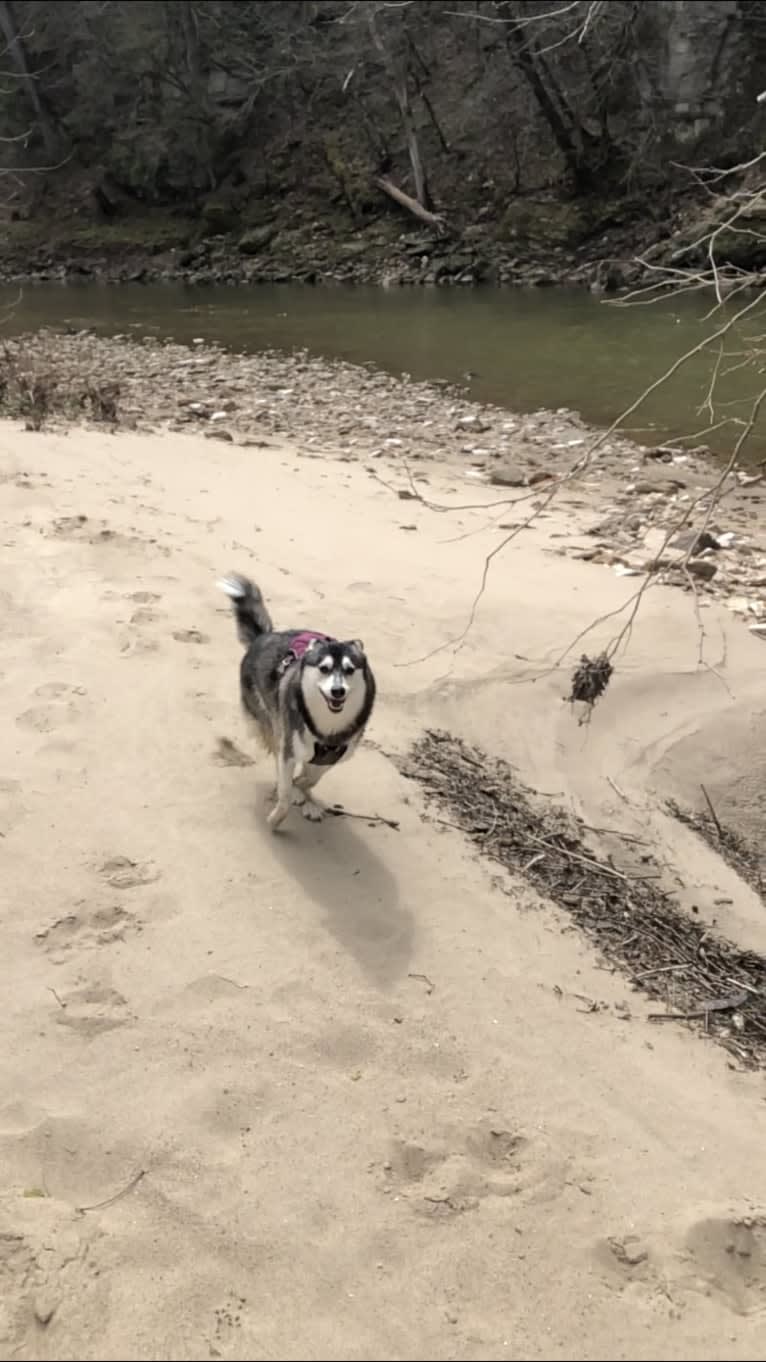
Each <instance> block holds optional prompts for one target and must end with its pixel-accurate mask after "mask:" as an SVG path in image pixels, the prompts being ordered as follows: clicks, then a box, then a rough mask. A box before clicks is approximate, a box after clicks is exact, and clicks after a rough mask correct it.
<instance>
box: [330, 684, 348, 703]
mask: <svg viewBox="0 0 766 1362" xmlns="http://www.w3.org/2000/svg"><path fill="white" fill-rule="evenodd" d="M330 694H331V696H332V698H333V700H345V698H346V687H345V686H333V688H332V690H331V691H330Z"/></svg>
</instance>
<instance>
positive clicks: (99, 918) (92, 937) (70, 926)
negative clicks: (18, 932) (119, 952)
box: [35, 904, 143, 964]
mask: <svg viewBox="0 0 766 1362" xmlns="http://www.w3.org/2000/svg"><path fill="white" fill-rule="evenodd" d="M142 929H143V923H142V922H141V919H140V918H138V917H136V915H135V913H129V912H128V910H127V909H126V908H123V907H122V906H121V904H112V905H110V906H109V907H107V908H97V909H95V911H92V912H88V911H87V910H86V909H84V908H83V909H81V910H80V911H78V912H76V913H67V914H66V915H65V916H64V917H60V918H57V919H56V920H55V922H51V923H49V924H48V926H47V927H42V928H41V929H40V931H39V932H35V941H36V942H37V944H38V945H39V946H40V947H42V949H43V950H44V951H45V952H46V954H48V955H50V957H51V959H52V960H53V962H54V964H59V963H61V961H62V960H63V959H64V957H65V956H66V954H67V952H68V951H70V950H72V949H73V948H74V947H78V948H82V949H85V950H95V949H97V948H98V947H100V946H111V945H113V944H114V943H116V942H119V941H124V940H125V938H126V936H128V935H130V934H131V933H133V932H140V931H141V930H142Z"/></svg>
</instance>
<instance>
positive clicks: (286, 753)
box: [218, 573, 375, 832]
mask: <svg viewBox="0 0 766 1362" xmlns="http://www.w3.org/2000/svg"><path fill="white" fill-rule="evenodd" d="M218 585H219V587H220V589H221V590H222V591H223V592H224V593H225V595H227V596H228V597H229V599H230V601H231V603H232V607H233V610H234V617H235V620H236V624H237V632H238V634H239V637H240V640H241V642H242V643H243V644H244V645H245V649H246V652H245V655H244V657H243V658H242V664H241V667H240V693H241V698H242V706H243V708H244V710H245V713H246V714H247V715H248V717H249V718H250V719H252V720H253V721H254V723H255V727H256V730H257V734H258V737H259V739H260V741H261V743H262V744H263V746H264V747H265V748H266V749H267V751H269V752H271V753H272V754H273V755H274V757H275V758H276V764H277V789H276V804H275V805H274V808H273V809H272V811H271V813H270V814H269V819H268V822H269V827H270V828H271V830H272V832H276V830H277V828H279V827H280V826H281V824H282V823H283V822H284V820H285V818H286V817H287V813H288V810H289V808H290V801H291V799H292V800H293V802H294V803H296V804H299V805H301V806H302V811H303V816H304V818H310V819H312V820H313V821H315V822H316V821H318V820H319V819H320V818H321V817H322V813H323V810H322V808H321V806H320V805H319V804H317V803H315V801H314V798H313V794H312V791H313V789H314V786H315V785H316V783H317V781H318V780H320V779H321V777H322V776H323V775H324V774H325V772H326V771H327V769H328V767H330V766H337V765H338V763H339V762H341V761H347V760H348V758H349V757H350V756H353V754H354V751H355V750H356V748H357V747H358V745H359V743H360V741H361V739H362V736H363V734H364V730H365V728H366V726H367V723H368V721H369V718H370V715H371V714H372V709H373V705H374V704H375V678H374V676H373V674H372V671H371V669H370V665H369V663H368V661H367V658H366V656H365V652H364V647H363V645H362V644H361V643H360V642H358V640H354V641H353V642H349V643H341V642H338V640H337V639H334V638H329V637H328V636H327V634H317V633H315V632H314V631H313V630H306V629H286V630H275V629H274V626H273V624H272V622H271V616H270V614H269V612H268V610H267V609H266V606H265V604H264V601H263V597H262V595H261V593H260V591H259V589H258V587H257V586H255V585H254V584H253V582H250V581H248V579H247V578H246V577H240V576H239V575H238V574H237V573H232V574H231V575H230V576H228V577H224V578H223V579H222V580H221V581H220V582H219V583H218Z"/></svg>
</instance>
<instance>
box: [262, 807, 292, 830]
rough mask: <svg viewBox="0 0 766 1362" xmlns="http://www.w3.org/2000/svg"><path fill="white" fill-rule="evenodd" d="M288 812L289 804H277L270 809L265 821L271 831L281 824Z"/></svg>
mask: <svg viewBox="0 0 766 1362" xmlns="http://www.w3.org/2000/svg"><path fill="white" fill-rule="evenodd" d="M289 812H290V805H289V804H277V805H276V806H275V807H274V808H273V809H272V810H271V813H270V814H269V816H268V818H267V820H266V822H267V823H268V825H269V827H270V828H271V831H272V832H276V831H277V829H278V828H280V827H281V826H282V824H283V823H284V821H285V819H286V817H287V815H288V813H289Z"/></svg>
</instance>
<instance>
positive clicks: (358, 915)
mask: <svg viewBox="0 0 766 1362" xmlns="http://www.w3.org/2000/svg"><path fill="white" fill-rule="evenodd" d="M400 835H401V834H400V833H399V832H397V831H395V830H394V829H390V828H386V827H384V826H380V825H374V826H372V827H365V824H364V822H359V823H358V824H357V826H356V827H354V823H353V820H352V819H351V818H348V817H343V816H342V815H341V816H340V817H337V816H334V815H331V814H329V813H328V814H326V815H325V818H324V820H323V821H322V822H321V823H310V822H308V821H307V820H306V819H305V818H303V817H302V816H301V814H300V811H299V810H298V809H295V808H294V809H291V811H290V814H289V816H288V819H287V822H286V823H285V824H284V826H283V828H282V829H280V831H279V832H278V833H276V834H275V835H273V836H270V849H271V850H272V851H273V854H274V856H275V857H276V859H277V860H278V861H279V862H280V864H281V865H282V866H283V868H284V870H285V871H286V872H287V874H289V875H291V876H292V877H293V878H294V879H295V880H297V881H298V883H299V884H300V885H301V886H302V887H303V889H304V890H305V891H306V893H307V894H308V895H309V897H310V898H312V899H313V900H314V902H315V903H317V904H319V906H320V908H321V909H322V910H323V912H324V914H325V921H326V925H327V927H328V929H329V930H330V932H332V934H333V936H334V937H335V938H336V940H337V941H339V942H340V944H341V946H343V948H344V950H347V951H349V952H350V953H351V955H353V956H354V958H355V959H356V960H357V961H358V962H359V964H360V965H361V967H362V969H363V970H364V971H365V973H366V974H368V975H369V976H370V978H371V979H372V980H373V981H374V982H375V983H376V984H377V985H378V986H379V987H382V988H385V987H387V986H389V985H390V984H392V983H393V982H394V981H395V980H396V979H397V978H399V977H400V976H401V975H402V974H404V973H406V971H407V965H408V963H409V961H410V959H411V956H412V947H413V939H414V920H413V916H412V913H411V912H410V911H409V909H407V908H403V907H402V906H401V904H400V903H399V887H398V885H397V882H396V879H395V878H394V876H393V875H392V873H391V871H390V870H389V869H388V867H387V865H386V864H385V860H384V859H383V857H384V855H385V851H384V850H383V848H388V847H391V848H392V854H393V839H394V838H396V837H399V836H400ZM375 837H379V838H380V841H381V852H382V854H381V855H380V856H379V855H378V853H377V851H374V850H373V849H372V846H371V845H370V843H371V841H372V839H373V838H375Z"/></svg>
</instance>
